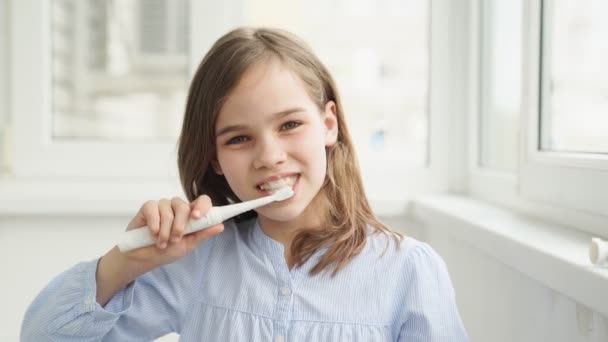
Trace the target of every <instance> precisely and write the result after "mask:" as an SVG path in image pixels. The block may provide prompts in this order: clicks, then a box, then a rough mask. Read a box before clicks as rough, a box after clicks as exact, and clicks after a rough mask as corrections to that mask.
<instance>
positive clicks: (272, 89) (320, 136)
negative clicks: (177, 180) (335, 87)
mask: <svg viewBox="0 0 608 342" xmlns="http://www.w3.org/2000/svg"><path fill="white" fill-rule="evenodd" d="M335 110H336V106H335V104H334V102H332V101H330V102H328V103H327V105H326V106H325V108H324V110H323V112H320V111H319V109H318V107H317V106H316V105H315V103H314V102H313V101H312V99H311V98H310V97H309V95H308V93H307V91H306V88H305V85H304V83H303V82H302V81H301V80H300V78H299V77H297V76H296V75H295V74H294V73H292V72H291V71H290V70H289V69H288V68H286V67H284V66H283V64H282V63H281V62H280V61H278V60H277V59H269V60H266V61H263V62H260V63H256V64H254V65H252V66H251V67H249V69H247V71H246V72H245V73H244V74H243V76H242V78H241V80H240V81H239V83H238V84H237V86H236V87H235V88H234V89H233V90H232V92H231V93H230V94H229V96H228V98H227V99H226V101H225V103H224V105H223V106H222V108H221V110H220V112H219V116H218V118H217V122H216V126H215V132H216V137H217V138H216V144H217V161H216V162H214V163H213V165H214V169H215V171H216V172H217V173H219V174H223V175H224V176H225V177H226V180H227V181H228V184H229V185H230V188H231V189H232V190H233V191H234V193H235V194H236V195H237V196H238V197H239V198H240V199H241V200H242V201H247V200H251V199H255V198H259V197H262V196H266V195H269V194H270V193H271V192H272V191H273V190H276V189H277V188H280V187H281V186H284V185H288V186H290V187H291V188H292V189H293V190H294V196H292V197H291V198H289V199H288V200H285V201H282V202H274V203H272V204H270V205H267V206H264V207H261V208H259V209H257V212H258V214H259V215H260V216H262V217H264V218H267V219H270V220H273V221H283V222H284V221H290V220H294V219H296V218H299V217H300V216H301V215H302V214H303V213H305V211H306V209H307V208H308V207H309V204H310V203H311V202H312V200H313V199H314V198H315V196H316V195H317V193H319V190H320V189H321V186H322V185H323V182H324V180H325V174H326V165H327V158H326V152H325V147H326V146H330V145H332V144H334V143H335V142H336V140H337V135H338V124H337V119H336V115H335ZM311 207H312V206H311ZM312 210H313V209H312V208H311V209H310V211H312ZM319 214H320V213H314V212H311V213H308V214H307V215H319Z"/></svg>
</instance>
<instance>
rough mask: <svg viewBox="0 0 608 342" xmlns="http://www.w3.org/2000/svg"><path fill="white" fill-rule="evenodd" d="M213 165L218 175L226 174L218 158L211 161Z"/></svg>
mask: <svg viewBox="0 0 608 342" xmlns="http://www.w3.org/2000/svg"><path fill="white" fill-rule="evenodd" d="M211 167H212V168H213V171H215V173H217V174H218V175H223V174H224V172H223V171H222V168H221V166H220V163H218V161H217V160H212V161H211Z"/></svg>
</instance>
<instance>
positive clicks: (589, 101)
mask: <svg viewBox="0 0 608 342" xmlns="http://www.w3.org/2000/svg"><path fill="white" fill-rule="evenodd" d="M603 13H608V3H607V2H605V1H600V0H595V1H583V2H580V1H573V0H558V1H553V2H551V3H549V2H547V6H546V9H545V11H544V13H543V18H546V19H547V24H546V25H545V26H544V28H545V29H546V30H547V31H546V35H545V37H546V38H547V39H548V41H547V44H546V45H545V47H546V51H545V53H544V54H543V63H544V64H546V66H545V68H544V70H545V71H546V72H547V74H546V75H544V77H543V79H542V82H543V88H544V89H546V93H545V94H544V96H543V98H542V99H541V105H542V120H541V139H540V145H541V146H540V147H541V149H542V150H544V151H556V152H583V153H608V68H607V67H606V61H608V39H606V35H607V34H608V21H606V20H605V18H604V17H603V15H602V14H603Z"/></svg>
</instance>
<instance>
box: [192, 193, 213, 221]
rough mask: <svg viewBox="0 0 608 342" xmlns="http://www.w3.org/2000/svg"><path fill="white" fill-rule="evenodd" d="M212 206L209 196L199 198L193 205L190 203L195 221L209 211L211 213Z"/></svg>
mask: <svg viewBox="0 0 608 342" xmlns="http://www.w3.org/2000/svg"><path fill="white" fill-rule="evenodd" d="M211 205H212V204H211V198H209V196H207V195H202V196H199V197H198V198H197V199H195V200H194V201H193V202H192V203H190V206H191V208H192V212H191V216H192V217H193V218H195V219H197V218H200V217H201V216H202V215H204V214H205V213H206V212H207V211H209V208H211Z"/></svg>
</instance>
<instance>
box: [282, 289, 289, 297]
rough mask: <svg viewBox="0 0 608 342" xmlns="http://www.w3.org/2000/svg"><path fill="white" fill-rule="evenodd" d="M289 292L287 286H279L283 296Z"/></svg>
mask: <svg viewBox="0 0 608 342" xmlns="http://www.w3.org/2000/svg"><path fill="white" fill-rule="evenodd" d="M290 293H291V291H290V290H289V288H287V287H281V294H282V295H283V296H289V294H290Z"/></svg>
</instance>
